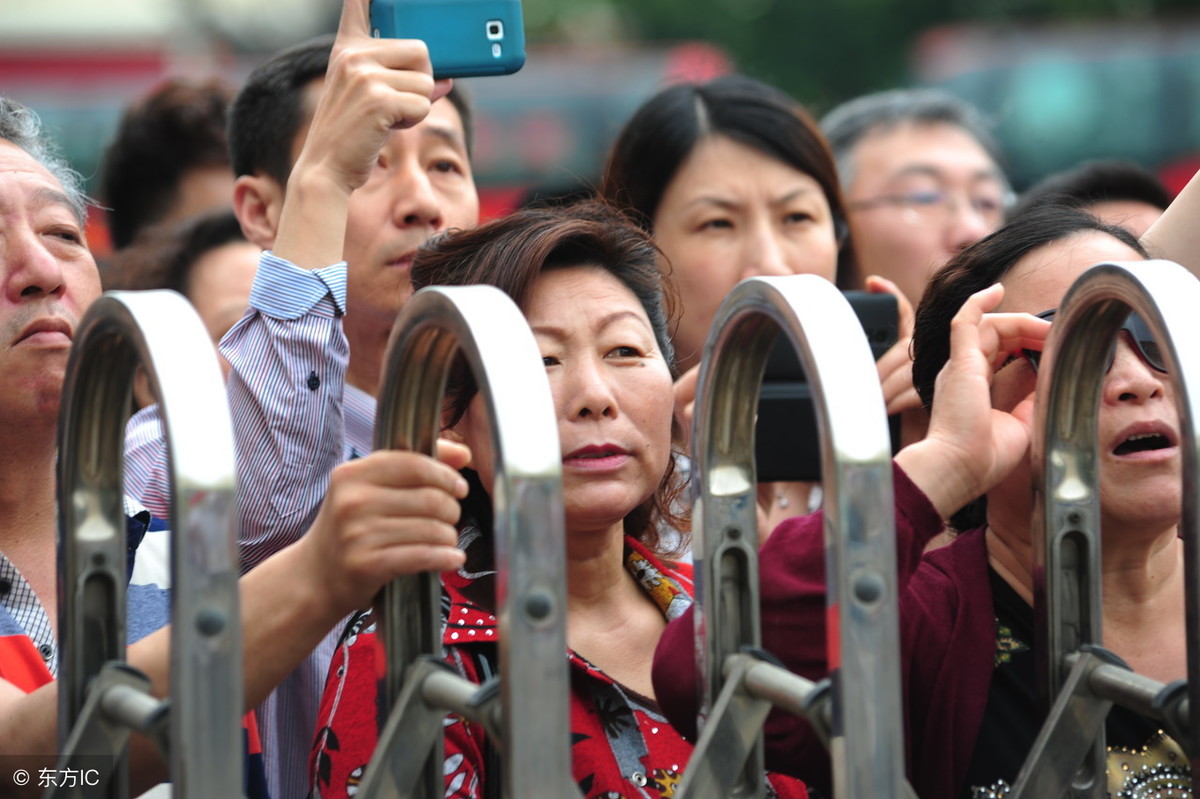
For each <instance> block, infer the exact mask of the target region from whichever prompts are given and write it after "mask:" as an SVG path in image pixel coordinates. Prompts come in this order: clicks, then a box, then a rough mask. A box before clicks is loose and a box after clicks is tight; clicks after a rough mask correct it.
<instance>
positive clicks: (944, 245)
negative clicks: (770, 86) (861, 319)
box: [821, 89, 1012, 305]
mask: <svg viewBox="0 0 1200 799" xmlns="http://www.w3.org/2000/svg"><path fill="white" fill-rule="evenodd" d="M821 128H822V130H824V132H825V135H826V137H827V138H828V139H829V144H830V146H831V147H832V148H833V153H834V156H835V157H836V158H837V165H838V174H839V176H840V179H841V182H842V190H843V191H844V193H845V195H846V208H847V211H848V213H849V217H850V218H849V222H850V236H851V239H852V240H853V242H854V249H855V252H856V253H857V255H858V259H859V266H860V268H861V270H862V274H864V275H872V274H874V275H879V276H881V277H885V278H887V279H889V280H891V281H892V282H894V283H895V284H896V285H897V286H899V288H900V290H901V291H902V292H903V293H904V295H905V296H906V297H908V299H909V300H910V301H911V302H912V303H913V304H914V305H915V304H917V303H918V302H919V301H920V299H921V294H922V293H923V292H924V290H925V284H926V282H927V281H928V279H929V277H930V276H931V275H932V274H933V273H934V272H935V271H937V270H938V269H940V268H941V267H942V265H943V264H945V263H946V261H947V260H949V258H950V256H951V255H953V254H954V253H955V252H957V251H958V250H960V249H962V248H963V247H965V246H967V245H968V244H971V243H972V242H974V241H976V240H978V239H980V238H982V237H984V236H986V235H987V234H988V233H991V232H992V231H994V230H995V229H996V228H998V227H999V226H1000V224H1001V223H1002V222H1003V221H1004V214H1005V209H1006V208H1007V207H1008V206H1009V205H1010V204H1011V202H1012V191H1011V189H1010V188H1009V184H1008V180H1007V178H1006V177H1005V175H1004V172H1003V170H1002V169H1001V166H1000V163H1001V158H1000V152H999V148H998V147H997V146H996V143H995V141H994V140H993V138H992V136H991V134H990V133H989V131H988V128H987V125H986V124H985V122H984V120H983V117H982V115H981V114H980V113H979V111H977V110H976V109H975V108H974V107H972V106H970V105H969V104H967V103H965V102H963V101H962V100H960V99H958V98H957V97H955V96H954V95H952V94H950V93H948V92H945V91H943V90H940V89H897V90H891V91H884V92H877V93H874V94H868V95H864V96H862V97H857V98H855V99H853V100H850V101H848V102H846V103H843V104H842V105H840V106H838V107H837V108H834V109H833V110H832V111H831V112H829V114H828V115H826V116H825V118H824V119H823V120H821Z"/></svg>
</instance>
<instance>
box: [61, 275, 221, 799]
mask: <svg viewBox="0 0 1200 799" xmlns="http://www.w3.org/2000/svg"><path fill="white" fill-rule="evenodd" d="M139 365H141V366H142V367H144V368H145V370H146V372H147V374H148V375H149V377H150V382H151V383H152V384H153V386H154V387H155V390H156V395H157V397H158V399H159V402H160V403H161V406H162V410H163V427H164V433H165V435H166V441H167V450H168V453H169V456H170V468H171V481H172V489H173V490H172V504H171V516H172V519H171V521H172V523H173V529H172V534H171V558H172V563H171V581H172V585H171V592H172V626H171V670H170V686H171V688H170V691H171V698H170V701H169V707H168V704H167V703H160V702H158V701H157V700H155V699H153V698H152V697H150V696H149V694H148V693H147V692H146V691H147V687H148V684H147V682H146V680H145V678H144V677H141V676H140V675H139V674H138V673H137V672H135V671H134V670H132V669H130V668H129V667H127V666H125V665H124V664H123V663H122V661H124V660H125V630H126V615H125V614H126V596H125V594H126V588H125V586H126V521H125V514H124V505H123V500H122V498H123V492H122V473H123V470H122V460H123V452H124V438H125V422H126V421H127V419H128V418H129V410H130V397H131V391H132V387H133V382H134V374H135V371H136V369H137V367H138V366H139ZM58 449H59V457H58V505H59V543H58V585H59V659H60V660H59V680H58V690H59V718H58V730H59V768H60V769H63V768H70V767H72V763H73V762H74V759H76V758H78V757H80V756H85V755H93V756H94V755H105V756H108V757H112V758H113V759H114V762H120V761H122V760H123V752H124V749H125V743H126V741H127V739H128V735H129V731H130V730H131V729H137V730H140V731H142V732H146V733H148V734H150V735H151V736H152V738H153V739H154V740H156V742H158V743H159V745H160V747H164V748H165V750H166V755H167V758H168V760H169V763H170V770H171V782H172V784H173V789H174V795H175V796H176V797H197V798H198V799H200V798H203V799H207V797H213V796H241V795H242V790H243V783H242V771H243V769H242V730H241V717H242V715H243V714H244V712H245V711H244V709H243V700H242V695H243V694H242V691H243V688H242V686H243V678H242V641H241V626H240V625H241V622H240V616H239V610H238V586H237V577H238V570H237V539H236V528H235V520H236V515H235V514H236V498H235V487H236V480H235V472H234V454H233V428H232V425H231V424H230V419H229V406H228V403H227V401H226V398H225V389H224V382H223V381H222V379H221V373H220V369H219V367H218V366H217V358H216V353H215V351H214V349H213V346H212V341H211V339H210V338H209V336H208V334H207V332H206V331H205V330H204V326H203V324H202V323H201V321H200V318H199V317H198V316H197V315H196V312H195V311H194V310H193V309H192V307H191V306H190V305H189V304H188V302H187V301H186V300H184V299H183V297H181V296H180V295H178V294H176V293H175V292H170V291H153V292H117V293H110V294H106V295H104V296H103V297H101V298H100V299H99V300H97V301H96V302H95V303H94V304H93V305H92V307H91V308H90V309H89V310H88V312H87V313H86V314H85V315H84V317H83V319H82V320H81V321H80V323H79V327H78V330H77V331H76V334H75V342H74V346H73V347H72V350H71V357H70V360H69V363H68V365H67V374H66V380H65V384H64V389H63V400H62V409H61V415H60V420H59V440H58ZM164 716H165V717H166V718H164ZM164 727H169V732H167V731H166V730H164ZM114 772H115V776H114V779H113V780H112V781H111V782H110V784H109V786H107V787H106V788H104V789H103V790H104V791H105V792H104V793H100V790H101V789H100V788H99V787H97V786H91V787H86V790H87V791H89V792H88V793H87V794H86V795H87V796H88V797H89V799H91V798H92V797H96V796H100V795H104V796H108V797H123V796H126V795H127V794H128V786H127V781H126V780H127V775H126V774H125V769H124V768H123V767H117V768H115V769H114ZM83 790H85V787H81V788H80V789H78V790H71V789H66V788H60V789H58V791H57V793H54V794H53V795H56V796H83V795H84V794H83V793H82V791H83Z"/></svg>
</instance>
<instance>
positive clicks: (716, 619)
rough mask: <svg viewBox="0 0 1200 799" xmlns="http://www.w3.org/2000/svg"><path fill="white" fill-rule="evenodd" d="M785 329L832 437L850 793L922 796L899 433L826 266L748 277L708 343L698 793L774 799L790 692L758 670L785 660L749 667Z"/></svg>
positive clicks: (694, 770) (832, 525)
mask: <svg viewBox="0 0 1200 799" xmlns="http://www.w3.org/2000/svg"><path fill="white" fill-rule="evenodd" d="M779 331H782V333H783V334H784V335H786V336H787V337H788V338H789V339H790V341H791V342H792V345H793V346H794V347H795V348H796V350H797V352H798V353H799V355H800V357H801V363H802V364H803V366H804V368H805V371H806V373H807V375H808V378H809V382H810V384H811V385H812V387H813V396H814V397H815V407H816V409H817V414H818V426H819V429H820V433H821V453H822V472H823V475H824V478H823V485H824V489H825V552H826V574H827V580H828V602H829V607H830V608H831V609H833V608H836V622H831V624H830V626H829V636H830V640H829V642H828V643H829V646H828V650H829V652H830V665H831V667H832V705H833V711H832V734H831V736H830V749H831V753H832V755H833V760H834V785H835V789H836V791H837V794H838V795H839V796H849V797H865V796H871V797H888V796H899V795H903V794H904V793H905V792H907V791H908V790H909V789H908V788H907V783H906V781H905V778H904V739H903V726H902V723H901V720H902V716H901V695H900V676H899V671H898V665H897V664H898V663H899V626H898V614H897V603H896V551H895V550H896V547H895V520H894V517H893V501H892V474H891V469H892V465H891V441H890V437H889V430H888V426H887V420H886V415H885V411H884V403H883V395H882V390H881V389H880V386H879V378H878V376H877V373H876V370H875V361H874V358H873V357H872V355H871V350H870V347H869V345H868V343H867V340H866V336H865V335H864V334H863V331H862V327H861V325H860V323H859V321H858V319H857V317H856V316H855V314H854V312H853V310H852V309H851V307H850V305H849V303H848V302H847V301H846V300H845V298H844V297H843V296H842V295H841V292H839V291H838V290H837V288H836V287H835V286H833V284H831V283H829V282H828V281H827V280H824V279H822V278H819V277H816V276H814V275H797V276H790V277H783V278H752V279H750V280H746V281H743V282H742V283H740V284H738V286H737V287H735V288H734V290H733V292H732V293H731V294H730V295H729V297H727V298H726V300H725V302H724V303H723V304H722V306H721V308H720V309H719V310H718V312H717V316H716V319H715V320H714V322H713V325H712V328H711V330H710V334H709V338H708V342H707V343H706V345H705V353H704V358H703V360H702V366H701V371H700V377H699V383H698V386H697V401H696V413H695V419H694V430H695V432H694V435H693V442H694V450H695V452H697V453H699V456H698V457H697V458H696V459H695V460H694V461H693V468H694V469H695V470H696V472H695V480H696V482H697V486H698V489H699V498H698V499H697V500H696V503H695V512H694V514H693V527H694V531H695V533H696V542H697V543H696V547H695V549H696V553H697V559H696V560H697V562H696V574H697V578H698V579H697V595H698V602H699V605H698V607H697V613H696V635H697V644H696V649H697V652H698V653H699V654H700V656H701V660H702V662H701V663H699V664H698V668H700V669H701V681H702V682H701V684H702V686H703V688H702V690H704V691H705V696H703V697H702V702H701V704H702V711H701V726H702V736H701V739H700V741H699V743H698V746H697V749H696V752H695V753H694V756H693V758H692V761H691V762H690V763H689V765H688V769H687V772H686V773H685V775H684V789H685V790H686V791H688V792H687V793H686V794H685V795H687V796H689V797H692V798H693V799H694V797H696V796H711V797H726V796H734V795H737V796H754V795H761V793H760V792H761V790H762V754H761V743H760V739H761V725H762V722H763V720H765V718H766V713H767V710H768V709H769V706H770V704H768V702H770V703H774V704H785V703H784V702H783V701H781V700H783V699H784V698H785V697H783V696H779V695H778V694H775V695H774V698H773V699H767V698H768V697H771V696H772V692H771V691H768V690H767V689H766V687H765V686H759V687H758V688H756V687H755V683H752V682H750V681H749V680H747V679H746V676H747V675H748V674H750V673H753V672H752V671H751V669H750V667H751V666H752V665H753V667H754V670H757V671H758V672H759V674H760V679H761V678H762V677H764V676H765V675H766V674H768V673H769V672H770V669H771V668H776V669H778V667H768V666H767V665H766V664H763V663H757V664H751V663H748V662H743V663H739V662H738V661H737V660H736V658H744V657H745V656H742V655H739V652H741V651H742V649H743V648H745V647H757V646H758V645H759V607H758V593H759V592H758V572H757V558H758V546H757V545H758V539H757V520H756V514H755V508H756V480H755V471H754V469H755V466H754V463H755V461H754V421H755V411H756V408H757V403H758V395H759V389H760V386H761V383H762V375H763V370H764V367H765V365H766V361H767V355H768V352H769V350H770V348H771V345H772V343H773V341H774V339H775V337H776V334H777V332H779ZM839 653H840V655H841V657H840V658H839ZM780 671H782V670H781V669H780ZM727 674H730V675H732V674H737V675H739V680H742V683H741V686H740V688H739V690H733V689H734V688H738V686H731V685H727V684H726V675H727ZM780 678H781V682H782V681H783V680H785V679H786V678H791V679H790V682H789V683H788V685H789V686H790V687H788V688H783V689H781V691H782V693H783V694H784V695H786V694H787V693H788V692H789V691H806V690H809V689H811V687H812V686H811V683H808V682H807V681H803V680H800V678H798V677H795V675H788V674H786V673H785V674H783V675H780ZM723 691H724V693H723ZM763 699H767V701H761V700H763ZM816 699H817V697H816V696H815V695H813V694H812V693H811V691H810V693H809V695H808V696H791V697H790V699H789V701H787V702H786V706H787V707H788V709H790V710H797V709H800V708H802V707H809V708H810V709H811V712H809V713H805V715H806V716H807V717H810V718H812V719H813V720H814V721H815V722H816V723H817V726H818V727H821V726H824V725H822V723H821V722H822V720H823V716H822V712H823V711H820V710H819V709H818V708H816V707H813V705H812V703H813V702H814V701H815V700H816ZM710 711H711V712H710ZM706 715H707V718H705V716H706ZM730 719H732V720H730ZM718 741H719V743H718ZM849 749H852V751H853V756H854V761H855V762H854V764H853V765H852V764H851V763H850V751H848V750H849Z"/></svg>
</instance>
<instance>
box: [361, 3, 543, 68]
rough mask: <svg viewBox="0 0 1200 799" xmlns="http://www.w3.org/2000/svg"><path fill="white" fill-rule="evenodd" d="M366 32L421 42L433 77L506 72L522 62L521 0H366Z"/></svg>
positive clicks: (523, 48)
mask: <svg viewBox="0 0 1200 799" xmlns="http://www.w3.org/2000/svg"><path fill="white" fill-rule="evenodd" d="M371 35H373V36H375V37H376V38H380V39H420V40H421V41H423V42H425V44H426V46H427V47H428V48H429V60H430V61H431V62H432V63H433V76H434V77H435V78H474V77H483V76H487V75H510V74H512V73H513V72H516V71H517V70H519V69H520V68H521V67H522V66H524V64H525V23H524V19H523V17H522V15H521V0H371Z"/></svg>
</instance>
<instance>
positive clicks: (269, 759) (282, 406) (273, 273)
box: [125, 252, 375, 797]
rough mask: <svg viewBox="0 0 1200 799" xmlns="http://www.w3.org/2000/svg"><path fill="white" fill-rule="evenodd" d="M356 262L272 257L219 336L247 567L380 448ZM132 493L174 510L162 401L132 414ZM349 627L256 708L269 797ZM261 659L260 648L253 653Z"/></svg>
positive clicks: (298, 528)
mask: <svg viewBox="0 0 1200 799" xmlns="http://www.w3.org/2000/svg"><path fill="white" fill-rule="evenodd" d="M345 312H346V265H345V263H338V264H334V265H332V266H329V267H325V268H323V269H317V270H307V269H301V268H299V267H297V266H295V265H294V264H292V263H290V262H288V261H285V260H283V259H281V258H278V257H276V256H275V255H274V254H272V253H271V252H265V253H263V255H262V257H261V258H260V260H259V266H258V272H257V274H256V275H255V278H254V287H253V289H252V291H251V294H250V309H249V310H248V311H247V313H246V315H245V316H244V317H243V318H242V319H241V321H239V322H238V323H237V324H236V325H234V327H233V328H232V329H230V331H229V332H228V333H226V334H225V337H224V338H223V339H222V340H221V344H220V349H221V354H222V355H224V356H225V359H226V360H228V361H229V364H230V366H231V372H230V376H229V384H228V392H229V404H230V411H231V414H232V417H233V431H234V439H235V447H236V451H237V472H238V504H239V511H240V530H239V535H238V538H239V542H240V547H241V557H242V569H243V571H248V570H249V569H251V568H253V567H254V566H256V565H258V564H259V563H261V562H262V561H263V560H265V559H266V558H268V557H269V556H270V555H271V554H273V553H275V552H277V551H279V550H280V549H283V548H284V547H286V546H287V545H289V544H291V543H292V542H294V541H296V540H297V539H299V538H300V536H301V535H303V534H304V533H305V531H306V530H307V529H308V528H309V526H310V525H311V524H312V522H313V519H314V518H315V517H316V514H317V510H318V509H319V508H320V505H321V502H322V500H323V499H324V498H325V493H326V491H327V489H328V487H329V477H330V473H331V472H332V471H333V469H334V467H335V466H337V464H339V463H341V462H342V461H344V460H348V459H350V458H352V457H357V456H360V455H365V454H367V453H369V452H370V451H371V445H372V438H373V432H374V425H375V400H374V398H373V397H371V396H369V395H367V394H365V393H364V392H362V391H359V390H358V389H356V388H354V387H353V386H347V385H346V366H347V363H348V362H349V355H350V348H349V344H348V343H347V341H346V336H345V334H344V333H343V331H342V316H343V315H344V314H345ZM125 469H126V484H125V485H126V491H127V492H129V493H130V494H132V495H134V496H137V497H139V498H140V499H141V500H142V502H143V503H144V504H146V506H147V507H148V508H150V510H151V512H153V513H155V514H156V515H162V516H164V517H165V514H167V513H168V511H169V509H170V474H169V470H168V468H167V452H166V442H165V441H164V440H163V437H162V433H161V416H160V414H159V412H158V408H157V406H154V407H151V408H146V409H143V410H142V411H140V412H138V414H136V415H135V416H134V418H133V419H132V420H130V425H129V428H128V430H127V436H126V444H125ZM340 632H341V629H340V625H339V627H338V628H337V629H334V630H333V631H332V632H331V633H330V635H328V636H326V638H325V640H324V641H322V643H321V644H320V645H319V646H318V647H317V648H316V649H315V650H314V651H313V653H312V654H311V655H310V656H309V658H308V659H307V660H306V661H305V662H304V663H303V664H301V666H300V667H299V668H298V669H297V670H296V671H294V672H293V673H292V674H291V675H290V676H289V677H287V678H286V679H285V680H284V681H283V682H282V683H280V685H279V686H278V687H277V688H276V690H275V691H274V692H273V693H272V694H271V696H270V697H269V698H268V699H267V700H266V701H265V702H264V703H263V704H262V705H261V706H260V707H259V708H258V719H259V725H260V728H261V733H262V743H263V754H264V758H265V760H266V766H267V778H268V783H269V785H270V790H271V795H272V796H277V797H299V796H303V795H304V793H305V791H306V780H305V767H306V763H307V758H308V751H309V748H310V747H311V744H312V735H313V729H314V726H315V724H316V717H317V707H318V703H319V701H320V697H321V691H322V689H323V687H324V682H325V676H326V673H327V671H328V669H329V662H330V660H331V658H332V655H333V651H334V649H335V648H336V645H337V639H338V635H339V634H340ZM246 654H247V657H253V656H254V653H252V652H248V653H246Z"/></svg>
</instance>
